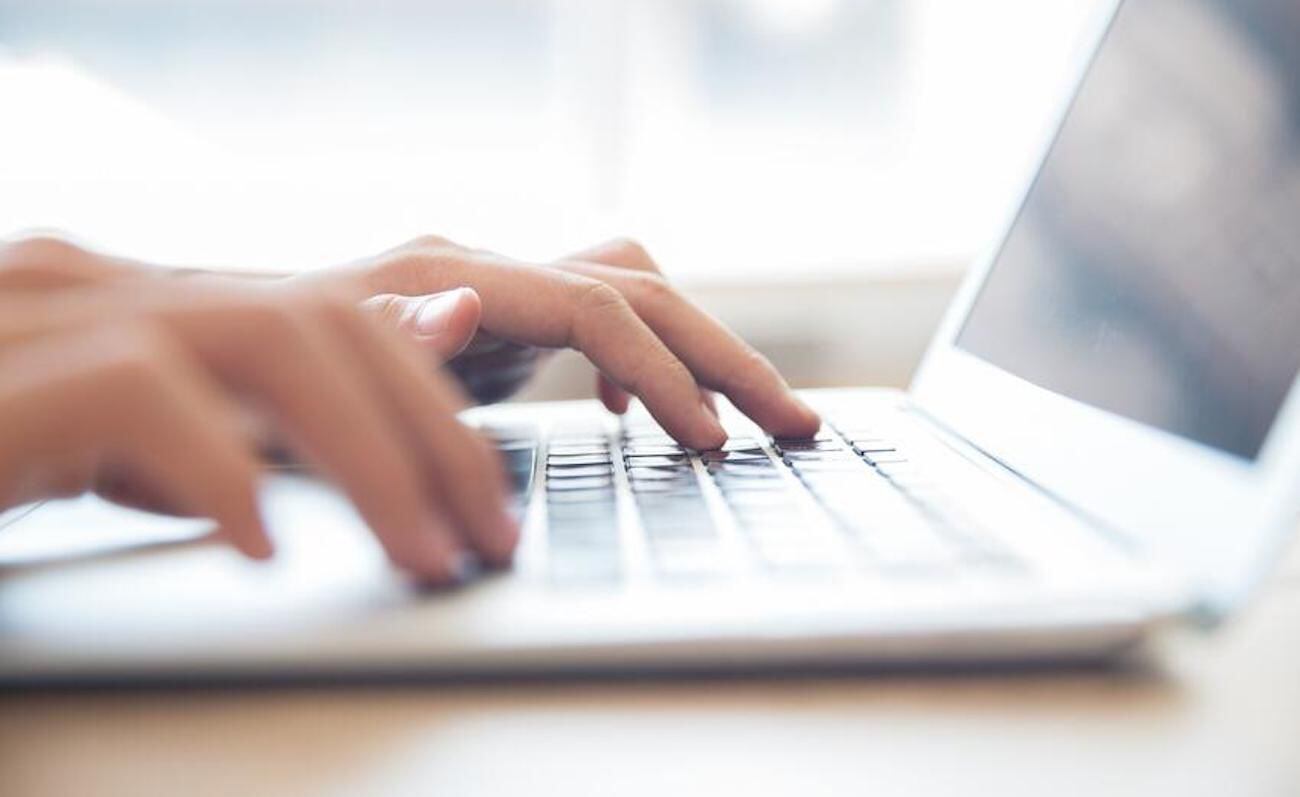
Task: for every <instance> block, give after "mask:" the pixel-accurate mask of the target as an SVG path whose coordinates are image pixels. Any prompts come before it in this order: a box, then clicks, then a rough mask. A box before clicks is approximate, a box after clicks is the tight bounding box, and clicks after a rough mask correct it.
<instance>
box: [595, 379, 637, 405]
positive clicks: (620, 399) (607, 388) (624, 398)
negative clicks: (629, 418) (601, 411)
mask: <svg viewBox="0 0 1300 797" xmlns="http://www.w3.org/2000/svg"><path fill="white" fill-rule="evenodd" d="M596 393H597V394H598V395H599V396H600V403H602V404H604V405H605V409H607V410H609V411H610V412H612V413H614V414H615V415H624V414H626V413H627V410H628V407H629V406H631V404H632V397H631V396H630V395H629V394H628V392H627V391H626V390H624V389H623V388H621V387H619V386H618V385H616V384H614V383H613V382H611V381H609V380H608V379H606V378H605V377H604V375H597V376H596Z"/></svg>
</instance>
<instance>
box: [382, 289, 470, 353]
mask: <svg viewBox="0 0 1300 797" xmlns="http://www.w3.org/2000/svg"><path fill="white" fill-rule="evenodd" d="M363 306H364V307H366V309H368V310H371V311H372V312H374V313H375V314H376V315H378V317H379V318H381V319H382V320H384V321H385V322H387V323H389V324H391V325H392V326H393V327H394V328H396V329H400V330H402V331H403V332H406V333H408V334H410V335H411V337H412V338H414V339H415V341H416V342H418V343H419V344H420V346H421V347H422V348H424V349H425V350H427V351H429V352H430V353H432V354H433V355H434V356H435V357H437V359H438V361H439V362H446V361H447V360H450V359H451V358H452V357H455V356H456V355H457V354H460V353H461V351H463V350H464V349H465V347H466V346H468V345H469V343H470V341H471V340H473V339H474V333H475V332H476V331H478V325H479V318H480V317H481V316H482V313H483V305H482V302H481V301H480V300H479V297H478V294H477V293H475V292H474V290H473V289H472V288H456V289H454V290H450V291H443V292H441V293H434V294H428V295H425V296H399V295H398V294H395V293H383V294H379V295H378V296H372V297H370V298H369V299H367V300H366V301H365V302H364V303H363Z"/></svg>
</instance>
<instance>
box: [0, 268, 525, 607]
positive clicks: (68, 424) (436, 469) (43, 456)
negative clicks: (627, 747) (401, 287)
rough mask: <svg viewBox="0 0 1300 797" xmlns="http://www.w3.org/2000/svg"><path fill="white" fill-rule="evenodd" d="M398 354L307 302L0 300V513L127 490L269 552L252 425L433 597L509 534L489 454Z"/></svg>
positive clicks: (224, 294)
mask: <svg viewBox="0 0 1300 797" xmlns="http://www.w3.org/2000/svg"><path fill="white" fill-rule="evenodd" d="M462 406H463V399H462V397H461V396H460V394H459V393H458V391H457V390H456V388H455V387H454V386H453V385H452V384H450V383H449V381H448V380H447V379H446V378H445V377H443V376H442V375H441V374H438V373H436V372H433V371H431V370H430V369H429V368H428V367H427V363H426V362H425V360H424V358H423V357H422V354H421V352H419V351H418V350H417V348H416V347H415V346H414V345H413V344H412V343H411V342H410V340H409V337H408V336H406V335H403V334H402V333H400V332H399V331H397V330H395V329H393V328H391V327H390V326H389V325H386V324H384V323H383V322H382V321H381V320H379V319H378V318H377V317H376V315H375V314H374V313H370V312H366V311H365V310H363V309H361V308H358V307H357V306H356V304H355V303H354V302H353V300H352V297H350V296H343V295H339V294H337V293H335V292H333V291H330V290H328V289H325V288H321V287H304V286H299V285H286V284H282V283H276V284H256V283H254V284H236V283H233V282H229V281H228V282H223V283H204V282H191V281H187V280H148V281H126V282H111V283H108V284H102V285H98V284H97V285H93V286H89V287H77V288H68V289H65V290H60V291H58V292H54V293H42V294H40V295H33V294H31V293H26V294H25V295H22V296H17V295H15V294H13V293H9V294H4V293H0V506H7V505H12V504H15V503H20V502H24V501H29V500H36V499H39V498H43V497H49V496H52V495H66V494H76V493H79V492H81V491H84V490H86V489H102V490H106V491H111V490H122V489H124V488H125V489H128V491H130V490H133V491H135V492H136V493H137V494H149V495H155V496H157V497H158V498H159V499H160V500H161V501H163V502H165V503H167V504H169V505H171V506H174V507H176V508H177V509H178V510H180V511H183V512H186V513H189V514H194V515H197V516H206V517H210V518H212V519H213V520H215V521H216V522H217V524H218V527H219V530H218V534H219V536H221V537H222V538H224V539H226V540H228V541H230V542H231V543H233V544H234V545H235V546H236V547H237V548H238V549H239V550H241V551H242V552H244V553H245V554H247V555H249V556H251V557H255V558H264V557H267V556H270V555H271V552H272V546H271V541H270V539H269V537H268V535H267V532H266V529H265V528H264V526H263V522H262V520H261V517H260V514H259V511H258V505H257V486H258V481H259V463H258V460H257V457H256V455H255V452H254V447H253V443H252V441H251V440H250V439H249V438H248V436H247V433H246V432H245V425H244V424H243V423H242V422H241V419H242V416H243V412H244V411H245V410H246V409H247V408H248V407H252V408H255V409H256V410H258V411H261V412H265V413H266V414H267V415H268V416H269V417H270V418H271V419H272V420H273V422H274V424H275V425H276V427H277V429H278V431H280V432H281V433H282V434H283V436H284V437H285V438H286V439H287V440H289V441H291V444H292V445H293V446H294V448H295V450H296V452H297V453H298V454H299V455H300V456H301V457H303V458H304V459H305V460H306V461H308V462H310V463H311V464H313V465H314V466H316V467H317V468H318V469H319V470H320V471H321V472H322V473H323V474H325V475H326V476H328V477H330V478H332V479H333V480H334V481H336V482H337V483H338V484H339V485H340V487H341V488H342V489H343V490H344V491H346V492H347V493H348V495H349V497H350V498H351V499H352V501H353V502H354V503H355V504H356V506H357V508H358V510H359V511H360V513H361V514H362V516H363V517H364V518H365V520H366V521H367V522H368V524H369V525H370V527H371V528H372V529H373V530H374V532H375V534H376V536H377V537H378V539H379V541H380V543H381V545H382V546H383V548H384V550H385V551H386V552H387V554H388V556H389V558H390V559H391V560H392V561H393V562H394V563H395V564H396V565H397V566H399V567H401V568H403V569H405V570H407V571H410V572H411V573H413V574H414V575H416V576H418V577H420V578H422V579H426V580H430V581H435V582H449V581H454V580H457V579H459V578H460V577H461V576H462V575H463V572H464V568H465V564H466V562H467V561H468V559H467V556H466V555H467V553H469V552H473V554H474V555H476V556H477V557H478V558H479V559H481V560H483V561H484V562H486V563H488V564H504V563H506V562H508V561H509V559H510V556H511V554H512V552H513V549H514V547H515V545H516V543H517V541H518V529H517V526H516V524H515V522H514V521H513V520H512V519H511V517H510V516H509V514H508V513H507V512H506V510H505V508H504V507H505V491H506V488H505V482H504V479H503V474H502V472H501V469H500V465H499V462H498V461H497V459H496V457H495V455H494V452H493V451H492V450H491V448H490V447H489V446H488V444H487V443H486V442H485V441H483V440H482V439H481V438H479V437H478V436H476V435H475V434H474V433H473V432H472V431H471V430H469V429H468V428H467V427H465V426H463V425H462V424H461V423H459V422H458V421H457V419H456V417H455V413H456V411H457V410H458V409H460V408H461V407H462Z"/></svg>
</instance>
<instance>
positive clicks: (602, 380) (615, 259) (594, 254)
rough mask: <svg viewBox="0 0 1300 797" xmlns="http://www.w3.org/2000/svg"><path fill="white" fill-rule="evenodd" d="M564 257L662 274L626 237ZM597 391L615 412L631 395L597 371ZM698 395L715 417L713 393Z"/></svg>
mask: <svg viewBox="0 0 1300 797" xmlns="http://www.w3.org/2000/svg"><path fill="white" fill-rule="evenodd" d="M564 260H580V261H587V262H591V263H603V264H605V265H607V266H618V267H619V268H626V269H631V270H633V271H648V272H651V273H654V274H661V273H663V272H661V271H660V269H659V264H658V263H656V262H655V261H654V258H652V257H650V253H649V252H647V251H646V250H645V247H643V246H641V245H640V244H638V243H637V242H636V241H633V240H631V239H629V238H613V239H610V240H608V241H605V242H603V243H599V244H596V245H595V246H592V247H589V248H587V249H581V250H579V251H577V252H574V253H573V254H571V255H569V256H568V257H566V258H564ZM561 262H563V261H561ZM596 394H597V395H598V396H600V400H601V403H603V404H604V405H605V407H606V409H608V410H609V411H610V412H612V413H614V414H615V415H622V414H624V413H625V412H627V408H628V404H629V402H630V400H631V397H630V396H629V395H628V394H627V391H625V390H623V389H622V388H620V387H619V386H618V385H616V384H614V383H613V382H611V381H609V379H607V378H606V377H605V375H604V374H599V375H597V377H596ZM700 396H701V398H702V400H703V401H704V404H705V406H706V407H707V408H708V409H710V410H711V411H712V412H713V415H714V416H717V414H718V406H717V403H716V402H715V401H714V400H713V396H712V394H710V393H709V392H708V391H700Z"/></svg>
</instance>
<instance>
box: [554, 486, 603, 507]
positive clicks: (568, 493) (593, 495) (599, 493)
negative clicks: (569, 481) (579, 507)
mask: <svg viewBox="0 0 1300 797" xmlns="http://www.w3.org/2000/svg"><path fill="white" fill-rule="evenodd" d="M614 500H615V499H614V490H613V488H597V489H594V490H592V489H585V490H550V491H548V492H547V493H546V502H547V503H548V504H596V503H599V504H609V505H610V506H613V505H614Z"/></svg>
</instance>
